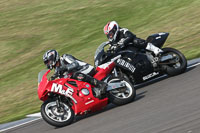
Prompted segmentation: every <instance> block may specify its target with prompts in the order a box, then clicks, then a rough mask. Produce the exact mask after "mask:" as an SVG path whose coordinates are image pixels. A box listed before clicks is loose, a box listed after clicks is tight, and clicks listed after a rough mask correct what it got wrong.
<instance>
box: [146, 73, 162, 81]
mask: <svg viewBox="0 0 200 133" xmlns="http://www.w3.org/2000/svg"><path fill="white" fill-rule="evenodd" d="M158 74H159V72H153V73H151V74H149V75H147V76H144V77H143V80H147V79H149V78H152V77H154V76H156V75H158Z"/></svg>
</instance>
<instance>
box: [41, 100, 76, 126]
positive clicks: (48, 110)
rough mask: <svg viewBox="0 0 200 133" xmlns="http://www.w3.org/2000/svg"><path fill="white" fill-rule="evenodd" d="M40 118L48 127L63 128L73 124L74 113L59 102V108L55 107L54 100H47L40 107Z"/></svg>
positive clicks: (67, 106)
mask: <svg viewBox="0 0 200 133" xmlns="http://www.w3.org/2000/svg"><path fill="white" fill-rule="evenodd" d="M41 115H42V118H43V119H44V120H45V121H46V122H47V123H48V124H50V125H52V126H56V127H63V126H66V125H69V124H71V123H72V122H73V119H74V111H73V110H72V109H71V107H70V106H69V105H68V104H66V103H62V102H60V107H58V106H57V104H56V100H47V101H45V102H44V103H43V104H42V106H41Z"/></svg>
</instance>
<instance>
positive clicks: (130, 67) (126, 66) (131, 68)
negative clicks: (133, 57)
mask: <svg viewBox="0 0 200 133" xmlns="http://www.w3.org/2000/svg"><path fill="white" fill-rule="evenodd" d="M117 63H118V64H119V65H121V66H123V67H125V68H127V69H129V70H130V71H131V72H132V73H134V71H135V69H136V68H135V67H134V66H133V65H132V64H130V63H129V62H126V61H125V60H123V59H118V60H117Z"/></svg>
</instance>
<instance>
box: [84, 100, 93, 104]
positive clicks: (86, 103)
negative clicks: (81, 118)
mask: <svg viewBox="0 0 200 133" xmlns="http://www.w3.org/2000/svg"><path fill="white" fill-rule="evenodd" d="M93 102H94V100H91V101H89V102H87V103H85V105H88V104H90V103H93Z"/></svg>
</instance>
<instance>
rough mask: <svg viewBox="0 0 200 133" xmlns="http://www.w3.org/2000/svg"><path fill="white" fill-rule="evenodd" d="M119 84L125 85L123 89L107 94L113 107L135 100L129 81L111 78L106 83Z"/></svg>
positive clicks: (133, 90)
mask: <svg viewBox="0 0 200 133" xmlns="http://www.w3.org/2000/svg"><path fill="white" fill-rule="evenodd" d="M115 82H118V83H119V82H121V83H124V84H125V88H122V89H119V90H118V89H116V90H111V91H110V92H109V101H110V102H111V103H113V104H115V105H124V104H127V103H129V102H132V101H133V100H134V99H135V96H136V91H135V88H134V87H133V85H132V84H131V83H130V81H129V80H128V79H126V78H118V77H114V78H111V79H110V80H109V81H108V83H115Z"/></svg>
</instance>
